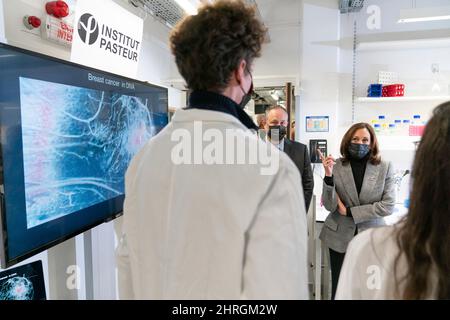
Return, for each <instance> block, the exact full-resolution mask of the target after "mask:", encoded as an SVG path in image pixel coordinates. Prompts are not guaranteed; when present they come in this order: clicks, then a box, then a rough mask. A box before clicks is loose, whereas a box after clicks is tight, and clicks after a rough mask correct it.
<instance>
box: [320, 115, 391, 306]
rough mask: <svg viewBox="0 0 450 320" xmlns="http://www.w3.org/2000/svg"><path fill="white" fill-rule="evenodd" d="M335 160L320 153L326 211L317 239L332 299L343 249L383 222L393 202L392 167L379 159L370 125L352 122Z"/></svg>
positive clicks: (342, 259)
mask: <svg viewBox="0 0 450 320" xmlns="http://www.w3.org/2000/svg"><path fill="white" fill-rule="evenodd" d="M340 152H341V155H342V157H341V158H340V159H338V160H337V161H336V160H334V159H333V158H332V157H331V156H328V157H326V158H325V157H324V156H323V155H321V159H322V163H323V166H324V168H325V178H324V183H323V191H322V202H323V205H324V206H325V208H326V209H327V210H328V211H330V214H329V215H328V217H327V219H326V220H325V225H324V227H323V229H322V232H321V233H320V239H321V240H322V241H323V242H324V243H325V244H326V245H327V247H328V248H329V251H330V265H331V279H332V296H333V299H334V296H335V293H336V288H337V283H338V280H339V273H340V271H341V267H342V263H343V261H344V256H345V251H346V250H347V246H348V244H349V242H350V241H351V240H352V239H353V237H354V236H355V234H357V233H358V232H361V231H364V230H366V229H369V228H373V227H379V226H383V225H385V222H384V219H383V217H385V216H388V215H390V214H392V212H393V211H394V206H395V187H394V179H393V168H392V164H391V163H390V162H386V161H382V160H381V158H380V155H379V147H378V141H377V138H376V135H375V132H374V130H373V128H372V127H371V126H370V125H369V124H367V123H357V124H354V125H353V126H352V127H351V128H350V129H349V130H348V131H347V133H346V134H345V135H344V137H343V139H342V142H341V148H340Z"/></svg>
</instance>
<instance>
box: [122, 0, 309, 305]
mask: <svg viewBox="0 0 450 320" xmlns="http://www.w3.org/2000/svg"><path fill="white" fill-rule="evenodd" d="M266 33H267V31H266V28H265V27H264V25H263V24H262V23H261V22H260V21H259V20H258V18H257V15H256V12H255V9H254V7H252V6H249V5H247V4H246V3H245V2H244V1H240V0H234V1H230V0H227V1H223V0H219V1H215V2H214V3H213V4H207V5H204V6H203V7H201V8H200V9H199V11H198V14H197V15H194V16H188V17H186V18H185V19H184V20H182V21H181V22H180V23H179V24H178V25H177V26H176V27H175V28H174V30H173V31H172V33H171V36H170V45H171V49H172V52H173V54H174V56H175V61H176V64H177V66H178V70H179V72H180V74H181V75H182V76H183V78H184V79H185V81H186V85H187V87H188V88H189V90H190V91H191V94H190V97H189V103H188V106H187V108H185V109H180V110H177V111H176V112H175V114H174V116H173V118H172V122H171V123H170V124H169V125H168V126H167V127H166V128H164V129H163V130H162V131H161V132H160V133H159V134H158V135H156V136H155V137H154V138H152V139H151V140H150V141H149V143H147V145H146V146H145V147H144V148H143V149H142V151H140V152H139V153H138V154H137V155H136V157H135V158H134V159H133V160H132V162H131V164H130V166H129V168H128V171H127V174H126V179H125V182H126V183H125V184H126V186H125V195H126V197H125V204H124V221H123V230H122V231H121V234H120V237H119V247H118V249H117V255H118V267H119V294H120V298H128V299H130V298H135V299H308V289H307V283H308V272H307V230H306V212H305V205H304V199H303V192H302V186H301V177H300V174H299V171H298V170H297V168H296V167H295V165H294V164H293V163H292V161H291V160H290V159H289V158H288V156H287V155H285V154H284V153H283V152H279V151H278V149H276V148H275V147H273V146H270V145H269V144H267V143H265V142H264V141H262V140H261V139H259V138H258V136H257V135H256V134H255V133H254V132H253V131H252V129H255V130H257V127H256V125H255V124H254V122H253V121H252V119H251V118H250V117H249V116H248V115H247V114H246V113H245V111H244V110H243V107H244V106H245V104H246V103H247V100H248V98H249V96H250V94H251V92H252V87H253V81H252V69H253V62H254V60H255V58H257V57H259V56H260V54H261V47H262V45H263V43H264V40H265V39H266ZM202 128H203V129H206V130H209V131H205V132H204V134H203V132H202ZM228 132H232V133H233V139H234V140H233V141H235V146H236V147H237V148H236V150H235V148H234V147H233V148H232V149H231V151H230V150H228V148H227V149H221V148H220V147H218V149H215V150H216V152H215V154H214V155H211V158H208V159H209V160H212V161H204V162H203V161H200V160H202V156H203V155H205V154H207V151H208V149H207V148H205V149H202V145H200V146H197V145H196V144H195V143H196V141H195V139H194V141H193V144H194V145H191V143H190V142H191V141H190V140H188V141H189V142H188V143H186V145H187V147H186V148H182V146H181V142H180V141H181V138H183V139H188V138H187V137H192V136H194V137H195V136H200V137H203V138H204V139H205V137H206V136H207V134H211V136H210V138H212V140H214V137H213V136H215V137H219V136H222V137H223V136H227V133H228ZM198 133H200V135H198ZM213 133H214V135H213ZM178 142H180V143H178ZM209 142H212V141H211V139H210V140H209ZM221 142H223V141H221ZM228 142H232V141H226V143H220V141H214V142H212V144H211V145H218V146H220V145H221V146H222V147H223V148H225V146H226V145H227V143H228ZM208 146H209V145H208ZM242 146H244V147H242ZM197 147H199V149H197ZM261 148H262V149H261ZM260 149H261V150H263V153H264V152H265V151H270V157H269V158H268V160H270V162H271V163H277V164H278V166H276V170H274V171H273V172H270V173H269V174H264V173H263V172H264V171H262V169H263V166H264V164H263V163H262V162H257V163H256V164H255V163H250V162H249V163H247V162H245V163H239V161H238V162H237V163H236V162H231V163H229V161H228V160H229V159H232V160H233V157H234V154H235V153H234V152H235V151H236V154H239V153H240V154H244V155H248V154H250V153H251V152H252V150H260ZM180 150H183V152H181V151H180ZM198 150H200V153H198ZM229 151H230V154H231V157H229V156H230V154H229V153H228V152H229ZM225 153H227V154H226V156H225ZM219 155H223V156H225V158H226V159H227V161H226V163H223V162H221V161H219V160H217V159H219V158H220V157H219ZM191 156H193V158H194V160H193V161H191ZM197 157H199V158H197ZM174 159H176V160H177V161H174ZM180 159H184V160H183V161H180V162H179V161H178V160H180ZM216 160H217V161H216ZM247 160H248V158H247ZM276 161H278V162H276ZM206 162H207V163H206Z"/></svg>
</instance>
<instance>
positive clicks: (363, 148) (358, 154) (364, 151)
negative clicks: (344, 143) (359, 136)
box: [348, 143, 370, 160]
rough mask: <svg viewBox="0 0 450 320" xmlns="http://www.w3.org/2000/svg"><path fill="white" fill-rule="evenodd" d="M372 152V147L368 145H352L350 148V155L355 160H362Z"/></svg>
mask: <svg viewBox="0 0 450 320" xmlns="http://www.w3.org/2000/svg"><path fill="white" fill-rule="evenodd" d="M369 152H370V146H369V145H368V144H359V143H350V145H349V146H348V153H349V154H350V156H351V157H352V158H354V159H358V160H360V159H362V158H364V157H365V156H367V155H368V154H369Z"/></svg>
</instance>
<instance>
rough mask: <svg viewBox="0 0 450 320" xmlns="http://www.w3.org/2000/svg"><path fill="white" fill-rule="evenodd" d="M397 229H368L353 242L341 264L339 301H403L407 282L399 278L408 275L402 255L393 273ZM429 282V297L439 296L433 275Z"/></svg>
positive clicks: (396, 246) (398, 225) (394, 227)
mask: <svg viewBox="0 0 450 320" xmlns="http://www.w3.org/2000/svg"><path fill="white" fill-rule="evenodd" d="M400 226H401V224H397V225H394V226H388V227H382V228H373V229H369V230H366V231H364V232H362V233H360V234H358V235H357V236H356V237H354V238H353V240H352V241H351V242H350V244H349V246H348V248H347V252H346V254H345V259H344V263H343V265H342V269H341V274H340V276H339V283H338V287H337V291H336V297H335V298H336V300H394V299H401V297H402V295H403V291H404V284H405V283H404V282H401V281H400V282H399V286H398V294H396V290H397V282H396V279H399V280H400V279H402V278H403V277H404V276H405V275H406V274H407V273H408V265H407V262H406V259H405V256H404V255H402V256H401V257H400V259H399V261H398V265H397V275H395V274H394V267H395V260H396V258H397V256H398V253H399V248H398V245H397V228H399V227H400ZM431 279H434V280H430V281H431V282H430V286H431V289H430V292H431V293H430V296H429V298H433V297H436V293H437V292H436V287H437V286H436V281H435V278H434V275H433V274H432V275H431Z"/></svg>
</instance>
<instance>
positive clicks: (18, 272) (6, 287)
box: [0, 260, 47, 300]
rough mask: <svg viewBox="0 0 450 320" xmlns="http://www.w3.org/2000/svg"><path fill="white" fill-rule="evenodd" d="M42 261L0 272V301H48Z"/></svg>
mask: <svg viewBox="0 0 450 320" xmlns="http://www.w3.org/2000/svg"><path fill="white" fill-rule="evenodd" d="M46 298H47V297H46V294H45V282H44V273H43V270H42V261H40V260H39V261H35V262H32V263H29V264H26V265H23V266H20V267H16V268H12V269H8V270H6V271H2V272H0V300H46Z"/></svg>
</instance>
